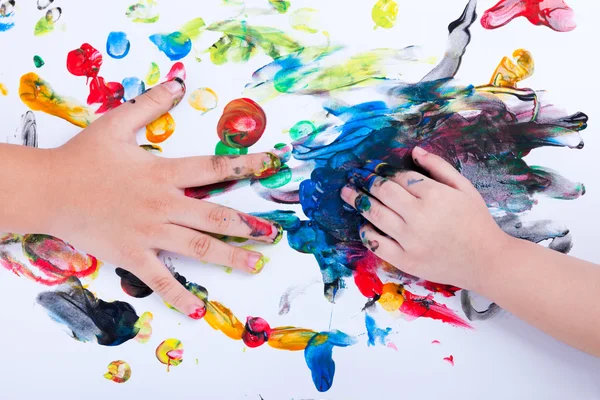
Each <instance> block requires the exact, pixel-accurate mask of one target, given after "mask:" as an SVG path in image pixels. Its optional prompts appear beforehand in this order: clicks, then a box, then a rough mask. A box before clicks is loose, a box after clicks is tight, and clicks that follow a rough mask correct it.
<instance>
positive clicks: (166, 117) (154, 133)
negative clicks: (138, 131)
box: [146, 113, 176, 143]
mask: <svg viewBox="0 0 600 400" xmlns="http://www.w3.org/2000/svg"><path fill="white" fill-rule="evenodd" d="M175 126H176V125H175V120H174V119H173V116H172V115H171V114H170V113H166V114H163V115H162V116H161V117H159V118H158V119H157V120H155V121H154V122H151V123H150V124H148V125H147V126H146V139H147V140H148V141H149V142H150V143H162V142H164V141H165V140H167V139H168V138H169V137H171V135H172V134H173V133H174V132H175Z"/></svg>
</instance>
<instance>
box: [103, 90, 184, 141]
mask: <svg viewBox="0 0 600 400" xmlns="http://www.w3.org/2000/svg"><path fill="white" fill-rule="evenodd" d="M185 91H186V87H185V82H184V81H183V80H182V79H181V78H175V79H173V80H171V81H168V82H165V83H162V84H160V85H158V86H155V87H153V88H150V89H148V90H147V91H146V92H144V94H142V95H140V96H138V97H136V98H135V99H131V100H129V101H128V102H126V103H124V104H121V105H120V106H119V107H117V108H115V109H114V110H112V111H110V112H109V113H107V114H106V115H105V116H104V117H102V118H101V119H99V120H98V123H108V124H109V125H110V126H111V129H109V131H111V133H112V134H115V135H117V136H120V139H125V140H129V139H131V138H132V137H133V135H132V133H136V132H137V131H139V130H140V129H142V128H144V127H145V126H146V125H148V124H150V123H151V122H153V121H155V120H157V119H158V118H160V117H161V116H162V115H164V114H166V113H167V112H168V111H169V110H171V109H172V108H173V107H175V106H176V105H177V104H179V102H181V100H182V99H183V97H184V96H185Z"/></svg>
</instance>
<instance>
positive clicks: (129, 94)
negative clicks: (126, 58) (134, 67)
mask: <svg viewBox="0 0 600 400" xmlns="http://www.w3.org/2000/svg"><path fill="white" fill-rule="evenodd" d="M121 85H122V86H123V101H128V100H131V99H135V98H136V97H138V96H141V95H142V94H143V93H144V92H145V91H146V84H145V83H144V81H142V80H141V79H140V78H137V77H135V76H132V77H129V78H125V79H123V81H121Z"/></svg>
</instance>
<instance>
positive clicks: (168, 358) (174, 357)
mask: <svg viewBox="0 0 600 400" xmlns="http://www.w3.org/2000/svg"><path fill="white" fill-rule="evenodd" d="M156 358H157V359H158V361H160V363H161V364H164V365H166V366H167V372H169V371H170V369H171V367H176V366H178V365H179V364H181V363H182V362H183V343H181V341H180V340H178V339H167V340H165V341H164V342H162V343H161V344H159V345H158V347H157V348H156Z"/></svg>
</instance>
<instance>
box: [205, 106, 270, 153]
mask: <svg viewBox="0 0 600 400" xmlns="http://www.w3.org/2000/svg"><path fill="white" fill-rule="evenodd" d="M266 128H267V116H266V115H265V112H264V111H263V109H262V107H261V106H260V105H258V104H257V103H256V102H254V101H253V100H251V99H247V98H241V99H236V100H233V101H231V102H230V103H229V104H227V105H226V106H225V109H224V110H223V115H222V116H221V118H220V119H219V123H218V125H217V134H218V135H219V139H221V142H223V143H224V144H226V145H227V146H229V147H234V148H239V147H250V146H252V145H253V144H255V143H256V142H258V141H259V140H260V138H261V137H262V134H263V133H264V132H265V129H266Z"/></svg>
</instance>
